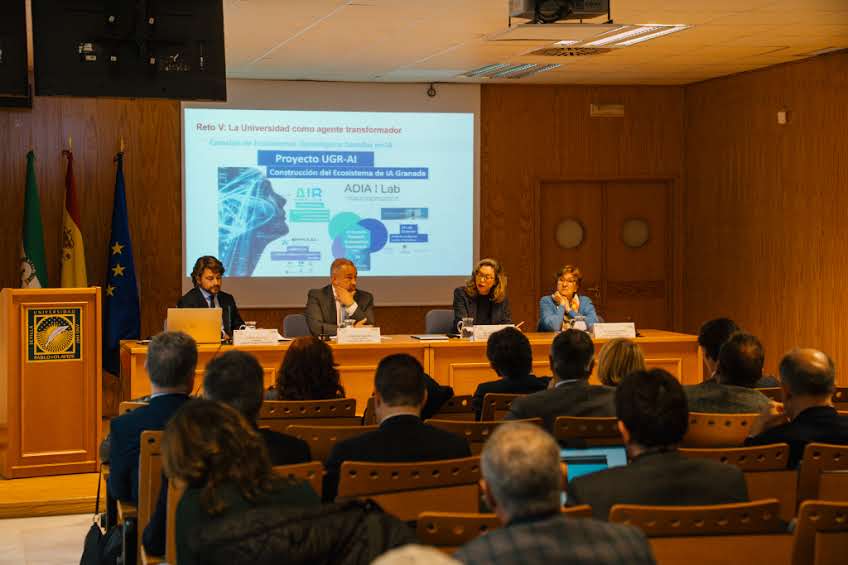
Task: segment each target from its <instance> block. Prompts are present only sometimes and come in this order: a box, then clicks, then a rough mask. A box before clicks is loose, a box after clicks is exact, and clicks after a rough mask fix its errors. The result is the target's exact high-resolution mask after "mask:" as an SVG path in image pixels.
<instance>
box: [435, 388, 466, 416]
mask: <svg viewBox="0 0 848 565" xmlns="http://www.w3.org/2000/svg"><path fill="white" fill-rule="evenodd" d="M433 418H438V419H439V420H470V421H473V420H474V408H473V407H472V406H471V395H470V394H464V395H459V396H453V397H451V398H450V399H448V401H447V402H445V403H444V404H442V407H441V408H439V411H438V412H436V413H435V414H434V415H433Z"/></svg>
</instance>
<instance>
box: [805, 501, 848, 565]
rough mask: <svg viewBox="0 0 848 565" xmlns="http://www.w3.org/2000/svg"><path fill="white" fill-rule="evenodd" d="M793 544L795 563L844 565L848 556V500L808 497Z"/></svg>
mask: <svg viewBox="0 0 848 565" xmlns="http://www.w3.org/2000/svg"><path fill="white" fill-rule="evenodd" d="M793 541H794V544H793V546H792V565H842V564H844V563H845V561H846V556H848V502H832V501H825V500H808V501H806V502H804V503H803V504H801V510H800V511H799V512H798V524H797V525H796V526H795V538H794V540H793Z"/></svg>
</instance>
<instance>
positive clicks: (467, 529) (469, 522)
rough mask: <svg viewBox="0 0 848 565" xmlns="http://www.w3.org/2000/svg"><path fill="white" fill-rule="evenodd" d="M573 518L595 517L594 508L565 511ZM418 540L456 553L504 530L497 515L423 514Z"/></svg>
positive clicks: (418, 526) (579, 507)
mask: <svg viewBox="0 0 848 565" xmlns="http://www.w3.org/2000/svg"><path fill="white" fill-rule="evenodd" d="M562 513H563V514H567V515H568V516H570V517H572V518H591V517H592V507H591V506H588V505H586V504H583V505H581V506H573V507H570V508H563V509H562ZM416 526H417V528H416V537H417V538H418V541H419V542H421V543H422V544H424V545H432V546H435V547H438V548H439V549H441V550H443V551H450V552H452V551H453V550H454V549H456V548H458V547H459V546H461V545H463V544H465V543H468V542H469V541H471V540H473V539H475V538H476V537H477V536H479V535H481V534H485V533H487V532H489V531H491V530H495V529H497V528H500V527H501V523H500V520H498V517H497V516H496V515H495V514H476V513H473V512H422V513H421V514H420V515H419V516H418V522H417V524H416Z"/></svg>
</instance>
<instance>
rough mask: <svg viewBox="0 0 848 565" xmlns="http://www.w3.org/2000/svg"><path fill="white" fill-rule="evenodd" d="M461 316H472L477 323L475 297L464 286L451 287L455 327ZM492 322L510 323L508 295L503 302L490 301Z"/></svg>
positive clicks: (510, 314) (510, 313)
mask: <svg viewBox="0 0 848 565" xmlns="http://www.w3.org/2000/svg"><path fill="white" fill-rule="evenodd" d="M463 318H474V323H477V298H476V297H472V296H468V293H466V292H465V287H464V286H460V287H458V288H455V289H453V327H454V329H456V328H457V325H458V324H459V321H460V320H462V319H463ZM492 323H493V324H511V323H512V312H511V311H510V309H509V297H504V299H503V302H492Z"/></svg>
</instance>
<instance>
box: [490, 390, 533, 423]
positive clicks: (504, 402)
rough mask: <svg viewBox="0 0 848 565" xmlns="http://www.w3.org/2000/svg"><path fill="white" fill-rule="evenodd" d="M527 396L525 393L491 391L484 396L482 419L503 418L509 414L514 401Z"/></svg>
mask: <svg viewBox="0 0 848 565" xmlns="http://www.w3.org/2000/svg"><path fill="white" fill-rule="evenodd" d="M522 396H526V395H524V394H505V393H497V392H490V393H487V394H486V396H484V397H483V410H482V412H481V413H480V419H481V420H486V421H491V420H503V419H504V418H506V415H507V414H509V408H510V406H512V401H513V400H515V399H516V398H521V397H522Z"/></svg>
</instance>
